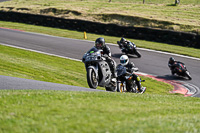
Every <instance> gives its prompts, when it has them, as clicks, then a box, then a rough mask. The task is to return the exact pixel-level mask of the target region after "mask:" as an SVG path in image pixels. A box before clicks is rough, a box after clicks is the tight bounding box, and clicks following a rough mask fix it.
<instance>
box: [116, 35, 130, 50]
mask: <svg viewBox="0 0 200 133" xmlns="http://www.w3.org/2000/svg"><path fill="white" fill-rule="evenodd" d="M118 42H119V47H120V49H122V48H124V49H123V50H122V51H123V52H125V53H126V52H128V49H127V46H128V45H127V44H132V42H130V41H128V40H126V39H125V38H123V37H122V38H121V40H120V41H118Z"/></svg>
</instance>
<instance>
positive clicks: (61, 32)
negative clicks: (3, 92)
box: [0, 21, 200, 58]
mask: <svg viewBox="0 0 200 133" xmlns="http://www.w3.org/2000/svg"><path fill="white" fill-rule="evenodd" d="M0 27H6V28H13V29H19V30H24V31H30V32H37V33H44V34H48V35H54V36H60V37H67V38H73V39H83V37H84V35H83V32H78V31H71V30H65V29H57V28H50V27H43V26H35V25H28V24H22V23H13V22H5V21H0ZM100 36H101V37H104V38H105V40H106V43H113V44H116V43H117V41H119V40H120V38H119V37H113V36H105V35H98V34H90V33H87V38H88V40H91V41H95V40H96V38H98V37H100ZM127 39H128V40H130V41H132V42H135V44H136V45H137V46H138V47H141V48H148V49H154V50H159V51H165V52H171V53H177V54H182V55H187V56H193V57H197V58H200V54H199V53H200V49H195V48H191V47H183V46H175V45H170V44H165V43H156V42H150V41H143V40H136V39H129V38H127Z"/></svg>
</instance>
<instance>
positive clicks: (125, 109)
mask: <svg viewBox="0 0 200 133" xmlns="http://www.w3.org/2000/svg"><path fill="white" fill-rule="evenodd" d="M199 100H200V99H199V98H194V97H187V98H185V97H180V96H170V95H157V94H151V95H149V94H147V93H146V94H142V95H138V94H131V93H129V94H128V93H126V94H125V93H105V92H81V93H80V92H68V91H48V90H43V91H38V90H0V101H1V102H0V108H1V110H0V132H20V133H27V132H33V133H38V132H52V133H56V132H69V133H75V132H76V133H77V132H81V133H88V132H95V133H102V132H104V133H105V132H116V133H122V132H123V133H135V132H139V133H145V132H146V133H149V132H153V133H169V132H176V133H183V132H193V133H198V132H200V124H199V123H200V120H199V117H200V114H199V110H200V102H199Z"/></svg>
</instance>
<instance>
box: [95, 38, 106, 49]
mask: <svg viewBox="0 0 200 133" xmlns="http://www.w3.org/2000/svg"><path fill="white" fill-rule="evenodd" d="M104 46H105V39H104V38H102V37H99V38H97V39H96V41H95V47H96V48H97V49H102V48H103V47H104Z"/></svg>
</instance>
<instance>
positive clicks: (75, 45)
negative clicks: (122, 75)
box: [0, 28, 200, 97]
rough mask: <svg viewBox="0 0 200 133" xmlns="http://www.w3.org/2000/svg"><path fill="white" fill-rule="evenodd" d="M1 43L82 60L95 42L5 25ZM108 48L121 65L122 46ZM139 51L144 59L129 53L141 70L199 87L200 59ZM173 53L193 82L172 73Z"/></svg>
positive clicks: (1, 33) (0, 35) (0, 38)
mask: <svg viewBox="0 0 200 133" xmlns="http://www.w3.org/2000/svg"><path fill="white" fill-rule="evenodd" d="M105 40H106V38H105ZM119 40H120V38H119ZM119 40H116V41H119ZM0 44H6V45H12V46H17V47H22V48H26V49H32V50H36V51H41V52H45V53H50V54H55V55H59V56H63V57H69V58H75V59H79V60H80V59H81V58H82V56H83V54H84V53H85V52H87V51H88V50H89V49H90V48H91V47H93V46H94V42H91V41H84V40H76V39H68V38H62V37H54V36H49V35H43V34H37V33H29V32H23V31H18V30H10V29H4V28H0ZM136 45H137V44H136ZM109 47H110V48H111V51H112V57H113V58H114V60H115V61H116V63H117V64H118V63H119V57H120V56H121V51H120V49H119V48H118V47H117V45H110V44H109ZM139 51H140V53H141V54H142V57H141V58H136V57H135V56H129V58H130V61H132V62H134V64H135V66H136V67H138V68H139V71H140V72H143V73H148V74H152V75H156V76H157V77H158V78H163V79H166V80H176V81H181V82H184V84H185V85H191V86H195V88H196V89H199V88H200V82H199V81H200V76H199V75H200V59H196V58H188V57H182V56H179V55H170V54H165V53H162V52H155V51H151V50H145V49H139ZM171 56H173V57H174V58H175V59H176V60H179V61H181V62H184V63H185V65H186V67H187V69H188V71H189V72H190V74H191V76H192V78H193V79H192V80H191V81H189V80H186V79H184V78H180V77H176V76H171V72H170V70H169V68H168V65H167V64H168V59H169V57H171ZM1 84H2V83H1V82H0V87H1ZM193 96H195V97H200V94H199V92H198V93H196V94H195V95H193Z"/></svg>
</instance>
